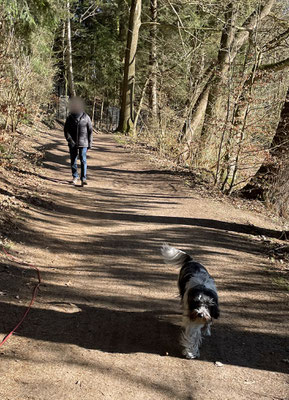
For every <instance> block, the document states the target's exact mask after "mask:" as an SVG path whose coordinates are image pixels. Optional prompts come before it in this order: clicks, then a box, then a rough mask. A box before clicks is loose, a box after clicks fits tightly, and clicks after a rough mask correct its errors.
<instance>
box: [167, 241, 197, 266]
mask: <svg viewBox="0 0 289 400" xmlns="http://www.w3.org/2000/svg"><path fill="white" fill-rule="evenodd" d="M161 252H162V255H163V257H164V261H165V263H166V264H171V265H177V266H182V265H183V264H184V262H185V261H188V260H190V259H191V257H190V256H189V255H188V254H187V253H185V252H184V251H182V250H178V249H176V248H174V247H172V246H169V245H168V244H166V243H164V244H163V245H162V249H161Z"/></svg>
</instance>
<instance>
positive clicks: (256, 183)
mask: <svg viewBox="0 0 289 400" xmlns="http://www.w3.org/2000/svg"><path fill="white" fill-rule="evenodd" d="M288 153H289V89H288V92H287V96H286V100H285V102H284V105H283V107H282V110H281V114H280V119H279V123H278V126H277V129H276V132H275V135H274V137H273V139H272V142H271V146H270V149H269V155H270V158H271V161H270V162H266V161H265V162H264V163H263V164H262V165H261V166H260V168H259V169H258V171H257V172H256V174H255V176H254V177H253V178H252V179H251V180H250V182H248V183H247V185H246V186H244V187H243V189H241V193H242V194H243V195H244V196H245V197H247V198H250V199H256V198H259V199H262V200H265V198H266V194H267V192H268V190H270V186H271V183H272V181H273V180H274V179H275V177H276V175H277V174H278V173H279V172H280V171H279V170H280V168H282V165H283V162H284V161H286V159H288Z"/></svg>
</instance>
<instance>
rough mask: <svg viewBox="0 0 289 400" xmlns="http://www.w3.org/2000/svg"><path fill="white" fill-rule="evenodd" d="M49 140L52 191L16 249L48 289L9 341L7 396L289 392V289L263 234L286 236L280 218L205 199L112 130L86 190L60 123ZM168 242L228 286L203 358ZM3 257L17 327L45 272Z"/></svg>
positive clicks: (94, 399) (206, 396)
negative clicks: (166, 252) (188, 329)
mask: <svg viewBox="0 0 289 400" xmlns="http://www.w3.org/2000/svg"><path fill="white" fill-rule="evenodd" d="M38 141H39V143H38V144H37V145H38V146H39V149H42V148H43V145H45V149H46V153H45V160H44V165H43V168H37V169H35V171H34V172H32V171H30V172H29V173H28V175H29V176H33V174H34V175H35V174H36V175H39V176H38V177H37V176H36V179H39V180H41V181H42V182H43V183H44V182H45V185H46V190H47V192H48V194H49V195H48V196H46V198H43V199H42V200H41V199H40V200H38V201H29V202H27V204H28V206H27V207H29V208H27V209H24V210H23V211H22V214H21V219H19V220H18V221H17V226H18V229H15V230H14V231H13V233H10V239H11V241H12V246H11V249H10V252H11V253H12V254H16V255H18V256H19V257H21V258H22V259H24V260H25V261H32V262H33V263H35V264H36V265H38V266H39V267H40V270H41V274H42V280H43V285H42V287H41V291H40V293H39V296H38V298H37V301H36V303H35V305H34V307H33V309H32V310H31V312H30V314H29V316H28V318H27V319H26V320H25V322H24V324H23V325H22V327H21V328H20V329H19V330H18V333H17V335H14V336H13V337H12V338H10V340H9V341H8V342H7V343H6V344H5V345H4V346H3V347H1V348H0V353H1V354H0V355H1V361H0V373H1V386H0V399H1V400H28V399H29V400H48V399H49V400H76V399H77V400H78V399H82V400H98V399H113V400H119V399H123V400H131V399H133V400H142V399H144V400H160V399H182V400H185V399H186V400H189V399H190V400H192V399H194V400H215V399H222V400H234V399H238V400H240V399H250V400H255V399H256V400H257V399H258V400H260V399H265V400H267V399H272V400H273V399H275V400H281V399H288V398H289V390H288V386H287V383H288V382H286V372H288V363H287V362H286V360H287V359H289V343H288V341H287V342H286V337H287V338H288V336H287V333H288V320H289V318H288V295H286V293H284V292H283V291H282V290H281V288H280V287H279V286H277V285H274V284H273V283H272V280H271V278H270V274H269V271H270V268H271V264H270V261H269V260H268V257H267V256H266V255H265V254H264V244H263V243H262V241H261V240H260V237H259V232H260V231H263V232H264V233H265V234H266V236H267V237H270V235H271V236H276V232H277V229H276V227H275V226H274V224H273V223H272V222H270V220H269V219H268V218H266V217H262V216H260V215H257V214H255V213H253V212H250V211H244V210H240V209H238V208H234V207H233V205H231V204H229V203H228V202H226V200H225V199H223V200H222V201H219V200H214V199H210V198H204V197H203V196H202V194H201V193H199V192H198V191H197V190H192V189H189V188H188V187H186V186H185V185H184V184H183V180H182V178H180V177H179V176H178V174H176V173H175V174H172V173H171V172H170V171H168V170H164V169H158V168H155V167H152V166H151V165H150V164H149V163H148V162H147V161H146V160H145V159H144V157H142V156H139V155H138V156H137V155H135V154H133V153H131V151H129V150H128V149H125V148H123V147H122V146H120V145H118V144H117V143H116V142H115V140H114V138H113V136H111V135H97V136H96V137H95V146H94V149H93V150H92V151H91V152H90V153H89V186H87V187H85V188H81V187H73V186H71V185H70V184H69V183H68V182H69V180H70V179H71V178H70V170H69V167H68V153H67V147H66V144H65V142H64V140H63V137H62V132H61V131H60V129H57V130H52V131H49V132H47V133H46V134H45V135H44V134H43V133H42V135H41V137H40V138H39V139H38ZM43 183H42V185H43ZM19 185H20V183H19ZM5 190H6V189H5ZM23 190H24V189H23ZM22 200H23V199H22ZM30 200H31V199H30ZM249 224H254V225H255V226H256V227H258V230H257V231H256V230H254V229H252V226H251V225H249ZM163 242H168V243H170V244H172V245H174V246H176V247H180V248H182V249H185V250H188V251H190V252H191V253H192V254H193V255H194V257H195V259H196V260H198V261H200V262H202V263H204V264H205V265H206V266H207V268H208V269H209V271H210V273H211V274H212V275H213V276H214V277H215V279H216V282H217V286H218V289H219V296H220V306H221V318H220V320H218V321H217V322H216V323H215V325H214V327H213V332H212V337H211V338H207V339H205V340H204V343H203V346H202V349H201V358H200V359H199V360H186V359H184V358H183V357H182V355H181V351H180V347H179V344H178V337H179V334H180V327H179V320H180V305H179V299H178V297H177V289H176V279H177V273H178V271H177V270H176V269H174V268H172V267H168V266H166V265H164V264H163V262H162V259H161V256H160V245H161V244H162V243H163ZM0 261H1V262H0V279H1V284H0V294H1V298H0V300H1V301H0V303H1V307H0V332H1V334H3V335H4V334H5V333H7V332H8V331H9V330H10V329H12V328H13V326H14V325H15V324H16V323H17V322H18V320H19V319H20V317H21V315H22V313H23V311H24V310H25V307H26V305H27V303H28V302H29V299H30V294H31V288H32V285H33V283H34V282H35V281H36V277H35V273H34V271H31V270H30V269H28V268H26V267H24V266H20V265H18V264H16V263H13V262H10V261H8V260H6V259H5V258H4V257H2V256H1V259H0ZM286 312H287V314H286ZM284 360H285V361H284ZM216 361H219V362H221V363H222V364H223V366H220V367H219V366H217V365H215V362H216Z"/></svg>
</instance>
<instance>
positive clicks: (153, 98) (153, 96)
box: [149, 0, 158, 126]
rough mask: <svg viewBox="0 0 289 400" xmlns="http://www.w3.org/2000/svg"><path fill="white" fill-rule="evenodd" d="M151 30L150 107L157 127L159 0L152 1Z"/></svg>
mask: <svg viewBox="0 0 289 400" xmlns="http://www.w3.org/2000/svg"><path fill="white" fill-rule="evenodd" d="M150 11H151V23H152V25H151V28H150V39H151V48H150V62H149V63H150V82H149V105H150V109H151V113H152V122H153V125H154V126H156V125H157V119H158V100H157V17H158V0H150Z"/></svg>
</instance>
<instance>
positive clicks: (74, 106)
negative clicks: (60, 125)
mask: <svg viewBox="0 0 289 400" xmlns="http://www.w3.org/2000/svg"><path fill="white" fill-rule="evenodd" d="M69 111H70V112H71V113H73V114H81V113H82V112H83V111H84V102H83V100H82V99H80V98H79V97H73V98H72V99H70V101H69Z"/></svg>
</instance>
